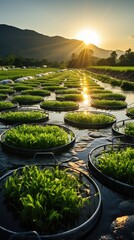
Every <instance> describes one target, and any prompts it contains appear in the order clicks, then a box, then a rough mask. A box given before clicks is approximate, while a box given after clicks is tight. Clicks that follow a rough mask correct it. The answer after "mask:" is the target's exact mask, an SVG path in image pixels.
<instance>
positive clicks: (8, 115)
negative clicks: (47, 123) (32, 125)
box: [0, 111, 47, 123]
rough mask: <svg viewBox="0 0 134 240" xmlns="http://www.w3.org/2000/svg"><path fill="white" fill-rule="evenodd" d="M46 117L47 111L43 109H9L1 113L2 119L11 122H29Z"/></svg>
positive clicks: (0, 118)
mask: <svg viewBox="0 0 134 240" xmlns="http://www.w3.org/2000/svg"><path fill="white" fill-rule="evenodd" d="M46 117H47V115H46V113H45V112H41V111H16V112H14V111H8V112H2V113H0V120H1V121H3V122H9V123H27V122H31V121H35V120H41V119H45V118H46Z"/></svg>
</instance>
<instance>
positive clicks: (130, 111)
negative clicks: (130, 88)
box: [127, 107, 134, 117]
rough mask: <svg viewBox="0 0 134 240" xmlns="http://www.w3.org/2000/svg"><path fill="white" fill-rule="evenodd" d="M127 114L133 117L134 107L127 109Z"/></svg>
mask: <svg viewBox="0 0 134 240" xmlns="http://www.w3.org/2000/svg"><path fill="white" fill-rule="evenodd" d="M127 114H128V115H129V114H130V115H132V116H133V117H134V107H130V108H128V109H127Z"/></svg>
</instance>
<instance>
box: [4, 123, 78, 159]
mask: <svg viewBox="0 0 134 240" xmlns="http://www.w3.org/2000/svg"><path fill="white" fill-rule="evenodd" d="M46 125H49V126H58V127H60V128H62V129H63V130H64V131H66V132H67V133H68V134H69V135H70V136H72V138H71V137H70V141H69V143H67V144H64V145H61V146H59V147H53V148H42V149H36V148H34V149H25V148H21V147H15V146H12V145H9V144H7V143H6V142H5V141H4V140H5V134H6V132H7V131H8V130H6V131H4V132H3V133H2V134H1V146H2V148H3V149H4V150H6V151H7V152H12V153H14V154H19V155H20V154H23V155H34V154H35V153H37V152H53V153H59V152H62V151H66V150H67V149H69V148H70V147H72V146H73V145H74V143H75V138H76V137H75V134H74V132H73V131H72V130H70V129H69V128H66V127H64V126H59V125H56V124H43V126H44V127H45V126H46ZM15 127H17V126H15ZM15 127H14V128H15Z"/></svg>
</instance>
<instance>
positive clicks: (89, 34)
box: [76, 29, 100, 45]
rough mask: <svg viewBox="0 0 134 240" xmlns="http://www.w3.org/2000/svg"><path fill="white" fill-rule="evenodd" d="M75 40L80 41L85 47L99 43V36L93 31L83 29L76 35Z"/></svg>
mask: <svg viewBox="0 0 134 240" xmlns="http://www.w3.org/2000/svg"><path fill="white" fill-rule="evenodd" d="M76 38H77V39H78V40H82V41H83V42H84V43H85V44H87V45H88V44H95V45H98V44H99V43H100V37H99V35H98V34H97V33H96V32H95V31H92V30H89V29H85V30H82V31H80V32H79V33H78V34H77V36H76Z"/></svg>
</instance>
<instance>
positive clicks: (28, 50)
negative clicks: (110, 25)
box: [0, 24, 124, 61]
mask: <svg viewBox="0 0 134 240" xmlns="http://www.w3.org/2000/svg"><path fill="white" fill-rule="evenodd" d="M88 47H89V48H90V49H92V50H93V52H94V56H95V57H98V58H107V57H109V56H110V54H111V52H112V50H105V49H102V48H99V47H97V46H95V45H93V44H90V45H89V46H88ZM83 48H84V43H83V41H80V40H76V39H67V38H64V37H61V36H53V37H49V36H46V35H43V34H40V33H38V32H35V31H33V30H28V29H25V30H23V29H20V28H17V27H14V26H9V25H6V24H0V57H5V56H7V55H12V54H13V55H17V56H21V57H26V58H34V59H47V60H49V61H62V60H64V61H67V60H69V59H70V58H71V56H72V54H73V53H75V54H79V52H80V51H81V50H82V49H83ZM116 52H117V54H118V56H120V55H121V54H123V53H124V52H123V51H120V50H117V51H116Z"/></svg>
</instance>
